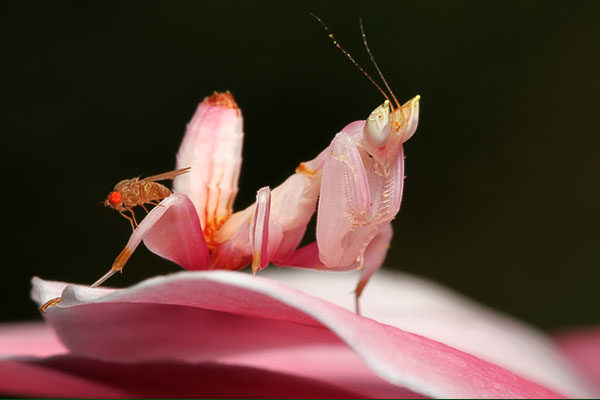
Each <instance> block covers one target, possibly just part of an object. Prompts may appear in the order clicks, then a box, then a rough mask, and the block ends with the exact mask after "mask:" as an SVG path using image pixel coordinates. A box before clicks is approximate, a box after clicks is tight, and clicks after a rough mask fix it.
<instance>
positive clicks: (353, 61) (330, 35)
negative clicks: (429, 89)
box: [310, 13, 398, 104]
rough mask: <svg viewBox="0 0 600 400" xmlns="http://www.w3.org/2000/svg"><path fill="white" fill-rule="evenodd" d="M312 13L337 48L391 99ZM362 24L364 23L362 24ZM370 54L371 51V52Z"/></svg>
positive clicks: (388, 99) (312, 14)
mask: <svg viewBox="0 0 600 400" xmlns="http://www.w3.org/2000/svg"><path fill="white" fill-rule="evenodd" d="M310 15H311V16H312V17H313V18H314V19H316V20H317V21H318V22H319V23H320V24H321V26H322V27H323V29H325V32H327V34H328V35H329V38H330V39H331V41H332V42H333V44H334V45H335V47H337V48H338V49H339V50H340V51H341V52H342V53H344V55H345V56H346V57H348V60H350V62H352V64H354V66H355V67H356V68H358V70H359V71H360V72H362V74H363V75H364V76H366V77H367V79H368V80H369V81H370V82H371V83H372V84H373V85H374V86H375V87H376V88H377V90H379V92H381V94H382V95H383V97H385V99H386V100H387V101H390V98H389V97H388V95H387V94H386V93H385V92H384V91H383V89H382V88H381V87H380V86H379V85H378V84H377V82H375V80H373V78H371V76H369V74H367V73H366V72H365V70H364V69H363V68H362V67H361V66H360V65H358V63H357V62H356V60H355V59H354V58H353V57H352V56H351V55H350V53H348V52H347V51H346V50H344V48H343V47H342V46H341V45H340V44H339V43H338V41H337V40H336V39H335V36H333V33H331V31H330V30H329V28H328V27H327V25H325V23H324V22H323V21H321V18H319V17H317V15H316V14H314V13H310ZM361 26H362V25H361ZM369 54H370V52H369ZM371 59H373V56H371ZM377 70H378V71H379V68H377ZM379 74H381V72H380V73H379ZM384 82H385V79H384ZM386 86H387V83H386ZM388 90H389V87H388ZM390 93H391V91H390ZM393 96H394V95H393V94H392V97H393ZM394 100H395V98H394ZM397 103H398V102H397V101H396V104H397Z"/></svg>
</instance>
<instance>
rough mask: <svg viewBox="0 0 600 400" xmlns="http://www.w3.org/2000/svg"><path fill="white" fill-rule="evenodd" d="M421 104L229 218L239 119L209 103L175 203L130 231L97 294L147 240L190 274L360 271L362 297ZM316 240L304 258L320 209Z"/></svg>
mask: <svg viewBox="0 0 600 400" xmlns="http://www.w3.org/2000/svg"><path fill="white" fill-rule="evenodd" d="M418 100H419V97H418V96H417V97H415V98H414V99H412V100H410V101H409V102H407V103H406V104H404V105H403V106H401V107H397V108H392V107H391V106H390V103H389V101H387V100H386V102H385V103H384V104H383V105H381V106H379V107H377V108H376V109H375V110H374V111H373V112H372V113H371V114H370V115H369V118H368V119H367V120H366V121H355V122H352V123H350V124H348V125H347V126H346V127H345V128H344V129H342V131H341V132H339V133H338V134H337V135H336V136H335V137H334V139H333V141H332V142H331V144H330V145H329V147H327V148H326V149H325V150H323V151H322V152H321V153H320V154H319V155H318V156H317V157H316V158H314V159H313V160H310V161H307V162H303V163H300V165H299V166H298V168H297V169H296V172H295V173H294V174H293V175H292V176H290V177H289V178H288V179H286V180H285V181H284V182H283V183H282V184H281V185H279V186H278V187H277V188H275V189H273V190H270V189H269V188H268V187H264V188H261V189H260V190H259V191H258V193H257V201H256V203H255V204H252V205H251V206H249V207H248V208H246V209H245V210H242V211H239V212H237V213H232V204H233V200H234V199H235V195H236V193H237V181H238V177H239V172H240V166H241V146H242V140H243V132H242V117H241V112H240V110H239V108H238V107H237V105H236V104H235V102H234V100H233V97H232V96H231V95H230V94H229V93H222V94H217V93H215V94H214V95H212V96H210V97H208V98H206V99H205V100H204V101H203V102H202V103H201V104H200V106H199V107H198V109H197V111H196V114H195V115H194V117H193V119H192V121H191V122H190V123H189V125H188V127H187V131H186V134H185V137H184V139H183V142H182V144H181V147H180V150H179V153H178V155H177V168H181V167H184V166H189V167H191V170H190V172H189V173H187V174H185V175H180V176H177V177H176V178H175V180H174V191H175V192H176V193H174V194H173V195H171V196H170V197H168V198H166V199H165V200H163V201H162V202H161V203H160V204H161V205H162V207H156V208H154V209H153V210H152V211H151V212H150V214H148V216H147V217H146V218H145V219H144V220H143V221H142V222H141V223H140V224H139V226H138V228H137V229H136V230H135V231H134V233H133V234H132V236H131V238H130V239H129V242H128V243H127V246H126V247H125V249H124V250H123V252H121V254H120V255H119V256H118V257H117V259H116V260H115V263H114V264H113V267H112V268H111V270H110V271H109V272H108V273H107V274H106V275H105V276H104V277H102V278H101V279H100V280H99V281H98V282H96V283H95V284H94V286H98V285H100V284H101V283H102V282H103V281H104V280H105V279H107V278H108V277H109V276H111V275H112V274H113V273H114V272H116V271H120V270H121V269H122V268H123V266H124V265H125V262H126V261H127V259H128V258H129V256H130V255H131V253H132V252H133V251H134V250H135V248H136V247H137V245H138V244H139V243H140V242H141V241H142V240H144V242H145V243H146V246H147V247H148V248H149V249H150V250H151V251H153V252H155V253H156V254H158V255H161V256H163V257H165V258H167V259H170V260H172V261H174V262H176V263H178V264H180V265H181V266H183V267H184V268H186V269H230V270H239V269H242V268H244V267H246V266H247V265H248V264H252V269H253V272H256V271H257V270H259V269H262V268H264V267H266V266H267V265H268V264H270V263H273V264H276V265H280V266H293V267H301V268H314V269H332V270H338V271H347V270H353V269H362V274H361V278H360V281H359V283H358V285H357V287H356V297H357V298H358V296H360V294H361V292H362V289H363V288H364V285H365V284H366V283H367V281H368V279H369V278H370V277H371V275H372V274H373V273H374V272H375V271H376V270H377V269H378V268H379V267H380V266H381V264H382V262H383V259H384V258H385V255H386V253H387V249H388V246H389V242H390V239H391V237H392V228H391V225H390V222H391V220H392V219H393V218H394V217H395V215H396V213H397V212H398V210H399V208H400V202H401V199H402V185H403V180H404V155H403V151H402V143H403V142H404V141H406V140H407V139H408V138H410V136H412V134H413V133H414V131H415V129H416V126H417V121H418V104H419V103H418ZM317 202H318V214H317V232H316V237H317V240H316V241H315V242H313V243H311V244H308V245H306V246H304V247H302V248H298V245H299V243H300V241H301V240H302V237H303V236H304V233H305V231H306V226H307V224H308V222H309V221H310V219H311V217H312V215H313V213H314V212H315V210H316V209H317Z"/></svg>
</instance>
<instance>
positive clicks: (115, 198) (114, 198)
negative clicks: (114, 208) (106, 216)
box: [108, 192, 121, 205]
mask: <svg viewBox="0 0 600 400" xmlns="http://www.w3.org/2000/svg"><path fill="white" fill-rule="evenodd" d="M108 201H110V202H111V203H112V204H115V205H116V204H119V203H120V202H121V193H119V192H111V193H110V194H109V195H108Z"/></svg>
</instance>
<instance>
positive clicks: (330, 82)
mask: <svg viewBox="0 0 600 400" xmlns="http://www.w3.org/2000/svg"><path fill="white" fill-rule="evenodd" d="M368 3H369V4H367V2H365V3H361V2H350V1H344V2H339V3H327V4H326V5H324V4H322V3H321V2H319V3H314V4H310V3H303V4H297V5H291V4H288V3H287V2H274V3H261V4H259V5H256V4H254V3H251V2H222V5H217V4H215V2H211V3H201V2H162V3H158V2H95V3H85V2H61V3H55V2H52V1H45V2H39V3H31V2H13V3H5V2H3V3H1V4H0V13H1V17H0V18H1V19H0V29H1V35H0V51H1V54H2V56H1V57H2V62H1V68H2V73H1V76H2V89H1V90H2V105H1V106H2V108H1V112H0V115H1V127H0V129H1V130H0V132H1V135H2V136H1V137H2V149H3V151H2V154H3V157H2V159H3V164H5V165H4V166H3V172H4V173H3V178H4V179H3V193H4V195H3V200H4V201H3V202H2V207H3V213H2V215H3V218H2V221H3V224H2V226H3V229H4V233H5V234H8V238H5V239H3V245H4V247H5V249H4V250H3V262H2V277H1V282H2V284H1V289H0V290H1V292H2V311H0V314H1V318H0V320H1V321H4V322H6V321H16V320H25V319H38V318H39V316H38V312H37V310H36V307H35V305H34V303H33V302H31V301H30V300H29V288H30V284H29V279H30V278H31V277H32V276H34V275H37V276H40V277H43V278H46V279H54V280H65V281H74V282H81V283H91V282H93V281H94V280H96V278H98V277H99V276H100V275H101V274H103V273H104V272H105V271H106V270H107V269H108V268H109V266H110V264H111V262H112V261H113V259H114V257H115V256H116V254H117V253H118V252H119V251H120V250H121V248H122V246H123V245H124V243H125V241H126V240H127V238H128V236H129V234H130V227H129V224H128V223H127V221H125V220H124V219H122V218H121V217H120V216H119V215H118V214H117V213H116V212H115V211H113V210H110V209H107V208H104V207H103V206H101V205H100V202H101V201H102V200H103V199H104V198H105V196H106V194H107V193H108V191H109V190H110V189H111V188H112V186H113V185H114V184H115V183H116V182H117V181H118V180H120V179H123V178H130V177H133V176H136V175H140V174H154V173H159V172H164V171H167V170H170V169H172V168H173V166H174V157H175V152H176V150H177V148H178V146H179V142H180V140H181V138H182V135H183V132H184V128H185V124H186V123H187V121H188V120H189V119H190V117H191V115H192V113H193V111H194V110H195V108H196V106H197V104H198V102H200V101H201V100H202V99H203V98H204V97H205V96H207V95H209V94H211V93H212V92H213V91H214V90H219V91H223V90H227V89H228V90H231V91H232V93H233V94H234V96H235V98H236V100H237V102H238V104H239V105H240V107H241V108H242V111H243V114H244V118H245V132H246V138H245V147H244V164H243V170H242V176H241V180H240V194H239V196H238V199H237V201H236V205H237V208H238V209H239V208H241V207H245V206H247V205H248V204H249V203H251V202H252V201H253V198H254V196H255V191H256V189H258V188H259V187H261V186H264V185H270V186H272V187H274V186H277V185H278V184H279V183H280V182H281V181H282V180H283V179H285V178H286V177H287V176H288V175H289V174H291V173H292V172H293V170H294V168H295V167H296V166H297V164H298V163H299V162H300V161H303V160H308V159H311V158H313V157H314V156H315V155H316V154H317V153H318V152H319V151H320V150H321V149H323V148H325V147H326V146H327V145H328V143H329V141H330V140H331V139H332V138H333V135H334V134H335V133H336V132H337V131H339V130H340V129H341V128H342V127H343V126H344V125H346V124H347V123H349V122H351V121H353V120H357V119H364V118H366V117H367V116H368V114H369V112H370V111H371V110H372V109H374V108H375V107H376V106H377V105H378V104H380V103H381V102H382V98H381V96H380V95H379V94H378V92H377V91H376V90H375V89H374V88H373V87H372V85H371V84H370V83H369V82H368V81H367V80H366V79H365V78H364V77H363V76H361V74H360V73H358V72H357V71H356V70H355V68H354V67H353V66H352V65H351V64H350V63H349V62H348V61H347V60H345V59H344V57H343V56H342V55H341V54H340V53H339V52H338V51H337V50H336V49H335V48H334V47H333V46H332V45H331V43H330V42H329V40H328V38H327V35H326V34H325V33H324V31H323V30H322V29H321V27H320V26H319V25H318V24H317V23H316V22H315V21H314V20H313V19H312V18H311V17H310V16H309V15H308V13H309V12H310V11H313V12H315V13H317V14H318V15H320V16H321V17H322V18H323V19H324V20H325V21H326V22H327V23H328V25H329V27H330V28H331V30H332V31H333V32H334V33H335V34H336V36H337V38H338V39H339V40H340V41H341V42H342V43H343V45H344V46H345V47H346V48H347V49H348V50H350V51H351V53H352V54H353V55H354V57H355V58H356V59H358V60H359V62H360V63H362V64H363V66H365V68H366V69H368V70H369V71H372V70H373V69H372V66H370V65H369V62H368V57H366V55H365V53H364V50H363V49H362V47H361V41H360V35H359V29H358V18H359V17H362V18H363V19H364V23H365V26H366V30H367V35H368V38H369V40H370V45H371V48H372V50H373V51H374V53H375V55H376V58H377V60H378V62H379V64H380V66H381V68H382V69H383V71H384V72H385V74H386V76H387V78H388V80H389V82H390V84H391V85H392V87H393V89H394V90H395V93H396V95H397V96H398V97H399V98H400V99H402V100H408V99H409V98H412V97H413V96H414V95H416V94H420V95H421V96H422V101H421V122H420V126H419V128H418V131H417V133H416V134H415V136H414V137H413V138H412V139H411V140H410V141H409V142H408V143H407V144H406V146H405V152H406V154H407V156H408V158H407V160H406V171H407V181H406V185H405V197H404V202H403V205H402V209H401V211H400V213H399V215H398V216H397V219H396V220H395V222H394V225H395V237H394V240H393V243H392V248H391V250H390V252H389V257H388V259H387V261H386V267H385V268H387V269H392V268H397V269H399V270H403V271H408V272H411V273H415V274H419V275H422V276H425V277H429V278H432V279H434V280H437V281H439V282H441V283H442V284H444V285H447V286H450V287H452V288H455V289H457V290H458V291H460V292H462V293H464V294H466V295H467V296H470V297H472V298H474V299H476V300H478V301H480V302H482V303H484V304H487V305H490V306H492V307H494V308H497V309H500V310H503V311H506V312H508V313H510V314H512V315H514V316H516V317H519V318H521V319H523V320H526V321H529V322H531V323H532V324H534V325H536V326H538V327H541V328H543V329H547V330H555V329H560V328H563V327H568V326H577V325H585V324H593V323H598V322H600V312H599V310H600V307H598V305H599V304H600V302H599V301H598V300H599V294H598V283H599V282H600V272H599V271H600V269H599V265H600V257H599V254H598V239H599V232H598V229H599V226H600V212H599V210H598V205H599V201H598V198H599V195H600V187H599V178H600V158H599V156H598V153H599V150H600V146H599V145H600V129H599V128H600V123H599V118H600V115H599V114H600V78H599V73H600V58H599V54H600V49H599V43H600V41H599V40H600V28H599V25H600V24H599V22H598V21H600V2H598V1H591V2H590V1H588V2H586V1H578V2H523V1H515V2H487V3H483V2H482V4H480V2H479V1H473V2H464V1H463V2H427V1H417V2H415V1H413V2H408V1H397V2H385V1H384V2H382V1H378V2H377V5H375V3H373V2H368ZM498 3H500V4H498ZM140 215H141V214H140ZM177 270H178V267H177V266H176V265H174V264H171V263H169V262H167V261H165V260H162V259H160V258H158V257H157V256H155V255H153V254H151V253H149V252H148V251H147V250H146V249H145V248H143V246H142V247H140V250H139V251H137V252H136V253H135V255H134V256H133V258H132V260H131V262H130V263H129V264H128V266H127V268H126V269H125V273H124V274H123V275H122V276H117V277H115V278H113V279H111V280H110V283H109V284H110V285H112V286H126V285H130V284H133V283H135V282H138V281H140V280H142V279H144V278H146V277H150V276H153V275H156V274H164V273H167V272H171V271H177Z"/></svg>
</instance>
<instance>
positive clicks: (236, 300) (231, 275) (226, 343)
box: [34, 271, 561, 397]
mask: <svg viewBox="0 0 600 400" xmlns="http://www.w3.org/2000/svg"><path fill="white" fill-rule="evenodd" d="M34 285H35V286H37V288H38V289H37V291H38V293H42V294H43V295H42V296H39V297H41V298H44V297H48V296H54V297H55V296H56V295H57V294H60V293H56V292H52V293H46V288H45V283H44V282H43V281H41V280H39V279H35V280H34ZM53 288H54V289H55V286H49V287H48V291H52V289H53ZM62 295H63V298H64V301H63V302H61V303H60V304H59V305H58V306H57V307H54V308H52V309H49V310H48V312H47V313H46V314H45V317H46V318H47V321H48V322H49V323H50V324H51V325H52V326H53V327H54V328H55V329H56V331H57V333H58V335H59V336H60V338H61V339H62V341H63V342H64V343H65V344H66V345H67V347H69V348H70V349H71V350H72V351H74V352H76V353H78V354H82V355H86V356H92V357H101V358H103V359H105V360H112V361H124V360H127V361H129V362H133V361H140V362H141V361H145V360H152V359H158V358H161V357H162V358H165V357H168V358H170V359H175V360H187V361H192V360H193V361H194V362H202V361H206V360H207V359H210V360H216V361H218V360H221V359H225V358H226V357H231V356H232V354H244V353H245V352H251V351H256V350H257V349H258V350H261V349H263V350H266V349H276V348H282V347H291V346H296V347H297V346H302V345H306V343H315V344H325V345H331V344H333V345H336V344H337V345H344V346H347V347H348V348H349V349H351V350H352V351H354V352H355V353H356V354H357V356H358V357H359V358H360V359H361V360H363V362H364V363H365V365H366V366H367V367H368V368H369V369H371V370H372V371H373V372H374V373H375V374H376V375H378V376H379V377H380V378H382V379H384V380H386V381H387V382H389V383H391V384H393V385H395V386H398V387H404V388H407V389H409V390H412V391H414V392H417V393H421V394H423V395H427V396H435V397H561V395H560V394H559V393H558V392H557V391H555V390H551V389H548V388H547V387H544V386H541V385H540V384H537V383H534V382H532V381H531V380H528V379H526V378H523V377H522V376H519V375H517V374H515V373H513V372H510V371H508V370H506V369H504V368H502V367H499V366H497V365H495V364H493V363H490V362H488V361H484V360H483V359H481V358H478V357H475V356H473V355H471V354H468V353H465V352H463V351H460V350H458V349H456V348H453V347H451V346H448V345H446V344H444V343H442V342H440V341H436V340H432V339H430V338H428V337H426V336H423V335H419V334H414V333H410V332H407V331H405V330H402V329H398V328H396V327H393V326H390V325H386V324H382V323H379V322H377V321H374V320H372V319H369V318H365V317H362V316H359V315H356V314H354V313H352V312H350V311H347V310H345V309H343V308H341V307H339V306H336V305H333V304H331V303H328V302H326V301H324V300H321V299H318V298H315V297H312V296H309V295H307V294H304V293H302V292H299V291H297V290H294V289H292V288H290V287H288V286H286V285H283V284H281V283H279V282H276V281H272V280H270V279H265V278H260V277H257V278H253V277H252V276H250V275H248V274H243V273H236V272H228V271H201V272H200V271H199V272H181V273H178V274H173V275H169V276H166V277H157V278H153V279H149V280H147V281H144V282H142V283H140V284H138V285H135V286H133V287H131V288H129V289H123V290H116V291H105V290H103V289H90V288H88V287H81V286H67V287H66V288H65V290H64V291H63V293H62ZM80 299H86V300H87V301H85V302H81V301H80ZM165 307H166V309H165ZM153 310H156V312H157V313H158V314H157V315H159V316H160V317H159V318H158V319H153V318H151V317H152V313H153V312H154V311H153ZM190 310H192V311H190ZM365 311H366V310H365ZM186 313H192V316H193V318H191V317H189V316H187V317H186V315H185V314H186ZM178 315H179V317H180V318H177V316H178ZM166 318H170V319H166ZM178 320H179V321H183V322H182V323H183V325H181V326H176V325H173V324H174V323H175V322H176V321H178ZM236 320H237V321H236ZM217 322H218V323H217ZM188 323H190V324H191V325H188V326H187V329H183V328H184V327H185V326H186V325H187V324H188ZM227 323H230V324H231V325H229V327H230V328H231V327H233V326H237V327H245V328H244V329H237V330H233V329H227V327H228V325H227ZM265 324H266V325H265ZM200 326H204V327H205V328H204V329H198V328H199V327H200ZM142 328H144V329H142ZM254 328H257V329H254ZM265 328H268V329H265ZM215 329H216V331H215ZM282 333H286V334H282ZM318 362H323V360H322V359H320V360H314V363H318Z"/></svg>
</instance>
